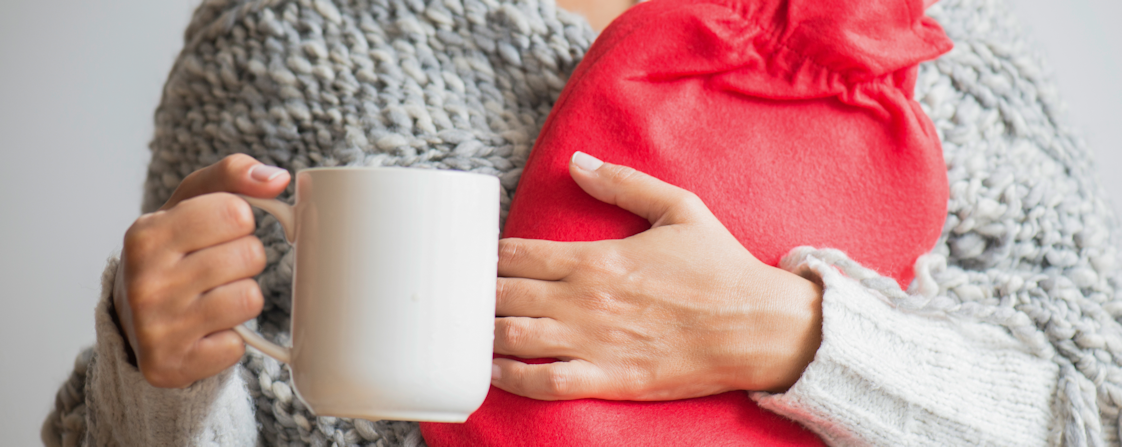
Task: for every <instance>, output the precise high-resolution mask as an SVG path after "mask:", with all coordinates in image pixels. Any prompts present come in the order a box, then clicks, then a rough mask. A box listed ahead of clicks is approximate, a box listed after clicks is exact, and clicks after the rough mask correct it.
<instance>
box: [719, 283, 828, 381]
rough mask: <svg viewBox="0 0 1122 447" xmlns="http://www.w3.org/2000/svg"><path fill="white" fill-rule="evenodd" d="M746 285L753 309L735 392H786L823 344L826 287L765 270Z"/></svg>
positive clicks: (742, 345) (742, 338) (748, 323)
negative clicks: (823, 309) (823, 297)
mask: <svg viewBox="0 0 1122 447" xmlns="http://www.w3.org/2000/svg"><path fill="white" fill-rule="evenodd" d="M756 273H757V274H756V275H754V276H755V279H754V280H753V281H750V282H748V283H747V286H748V287H750V288H751V289H752V290H747V291H744V292H743V293H744V294H745V295H744V296H748V297H751V298H750V300H751V301H752V303H750V304H749V308H750V309H752V310H751V312H750V313H749V314H748V316H747V324H746V325H744V326H743V327H744V328H745V329H746V331H747V333H745V334H742V337H740V338H741V343H740V344H739V346H740V348H741V355H739V359H740V361H741V363H740V364H739V365H738V367H737V371H736V373H734V377H733V380H734V381H733V382H732V387H731V388H732V389H737V390H747V391H771V392H783V391H786V390H787V389H788V388H790V387H791V386H792V385H794V384H795V382H797V381H798V380H799V378H800V377H802V374H803V371H805V370H806V367H807V366H808V365H810V362H812V361H813V360H814V356H815V354H817V352H818V348H819V346H821V344H822V286H821V284H820V282H819V281H817V280H816V279H817V278H813V277H812V278H807V277H803V276H800V275H797V274H795V273H791V272H788V271H786V270H783V269H780V268H775V267H770V266H762V268H761V270H759V271H757V272H756Z"/></svg>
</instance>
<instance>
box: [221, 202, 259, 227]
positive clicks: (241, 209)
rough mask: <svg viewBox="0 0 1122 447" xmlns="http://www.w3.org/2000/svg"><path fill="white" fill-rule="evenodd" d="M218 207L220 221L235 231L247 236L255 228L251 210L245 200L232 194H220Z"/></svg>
mask: <svg viewBox="0 0 1122 447" xmlns="http://www.w3.org/2000/svg"><path fill="white" fill-rule="evenodd" d="M218 206H219V207H220V208H219V212H220V216H221V219H222V220H223V221H224V222H225V223H226V224H227V225H230V226H231V227H232V228H234V229H235V230H239V231H240V232H242V233H246V234H248V233H250V232H253V230H254V229H255V228H256V221H255V220H254V218H253V208H250V206H249V204H248V203H246V201H245V200H242V199H240V198H238V197H237V196H235V195H233V194H222V199H221V200H220V201H219V205H218Z"/></svg>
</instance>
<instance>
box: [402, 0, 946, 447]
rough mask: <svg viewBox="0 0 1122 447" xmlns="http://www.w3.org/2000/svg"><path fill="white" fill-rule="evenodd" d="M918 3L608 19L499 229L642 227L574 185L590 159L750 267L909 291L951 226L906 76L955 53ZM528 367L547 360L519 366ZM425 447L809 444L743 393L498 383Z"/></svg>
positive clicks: (659, 6) (668, 0)
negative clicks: (573, 165) (839, 267)
mask: <svg viewBox="0 0 1122 447" xmlns="http://www.w3.org/2000/svg"><path fill="white" fill-rule="evenodd" d="M923 10H924V5H923V1H922V0H831V1H813V0H753V1H748V0H653V1H650V2H646V3H642V4H639V5H637V6H635V7H633V8H631V9H630V10H628V11H627V12H626V13H625V14H623V15H622V16H620V17H619V18H618V19H616V21H615V22H613V23H612V24H611V25H610V26H609V27H608V28H607V29H606V30H605V31H604V32H603V33H602V34H601V35H600V36H599V38H598V39H597V40H596V42H595V43H594V44H593V46H592V47H591V49H590V50H589V53H588V55H587V56H586V57H585V58H584V60H583V62H582V63H581V64H580V66H579V67H577V69H576V71H575V72H574V73H573V76H572V77H571V78H570V81H569V83H568V84H567V85H566V87H565V89H564V91H563V92H562V93H561V96H560V98H559V99H558V101H557V103H556V106H555V107H554V109H553V111H552V112H551V115H550V117H549V119H548V120H547V121H546V123H545V126H544V128H543V129H542V132H541V134H540V136H539V138H538V140H537V142H536V144H535V147H534V149H533V151H532V153H531V155H530V158H529V160H528V162H527V165H526V168H525V171H524V172H523V174H522V178H521V180H520V183H519V185H518V190H517V193H516V195H515V197H514V202H513V204H512V205H511V212H510V215H509V217H508V218H507V221H506V227H505V229H504V237H519V238H534V239H549V240H556V241H593V240H604V239H617V238H626V237H628V236H631V235H634V234H637V233H640V232H642V231H644V230H646V229H648V228H649V227H650V224H649V223H648V222H647V221H646V220H644V219H642V218H640V217H638V216H635V215H633V214H630V213H628V212H627V211H624V210H622V209H620V208H617V207H615V206H612V205H607V204H604V203H602V202H599V201H597V200H596V199H594V198H592V197H591V196H589V195H588V194H586V193H585V192H583V191H582V190H581V189H580V188H579V187H578V186H577V185H576V183H575V182H573V180H572V179H571V178H570V177H569V173H568V164H569V159H570V157H571V156H572V154H573V152H575V151H578V150H579V151H583V152H586V153H589V154H591V155H593V156H595V157H597V158H600V159H602V160H604V161H607V162H610V163H617V164H622V165H627V166H631V167H634V168H635V169H638V170H640V171H643V172H646V173H648V174H651V175H653V176H655V177H657V178H660V179H662V180H664V181H666V182H669V183H671V184H674V185H677V186H680V187H682V188H685V189H687V190H689V191H692V192H694V193H696V194H697V195H698V196H699V197H701V199H702V200H703V201H704V202H705V203H706V205H708V206H709V208H710V209H711V210H712V211H713V213H714V214H715V215H716V216H717V218H719V219H720V221H721V222H722V223H724V225H725V226H726V227H727V228H728V229H729V231H731V232H732V234H733V235H734V236H735V237H736V238H737V239H738V240H739V241H740V243H741V244H743V245H744V247H745V248H747V249H748V250H749V251H750V252H752V253H753V254H754V255H755V256H756V257H757V258H759V259H760V260H761V261H763V262H765V263H767V264H769V265H773V266H774V265H778V263H779V260H780V258H781V257H782V256H783V255H785V254H786V253H788V252H789V251H790V250H791V249H792V248H794V247H797V246H800V245H812V246H818V247H832V248H838V249H841V250H843V251H845V252H846V253H848V254H849V256H850V257H852V258H853V259H854V260H856V261H858V262H860V263H861V264H862V265H864V266H867V267H869V268H873V269H875V270H877V271H878V272H880V273H882V274H884V275H885V276H889V277H893V278H895V279H896V280H897V281H898V282H899V283H900V284H901V286H906V285H907V283H909V282H910V281H911V279H912V276H913V273H912V265H913V263H914V261H915V260H916V258H917V257H919V256H920V255H922V254H924V253H926V252H927V251H929V250H930V249H931V247H933V246H934V244H935V243H936V240H937V239H938V237H939V234H940V231H941V230H942V227H943V223H944V219H945V218H946V207H947V199H948V195H949V191H948V186H947V173H946V167H945V165H944V161H943V157H942V150H941V147H940V144H939V139H938V137H937V135H936V133H935V129H934V126H933V125H932V123H931V121H930V120H929V119H928V118H927V116H926V115H925V114H924V113H923V111H922V110H921V109H920V106H919V104H918V103H916V102H915V101H914V100H913V99H912V94H913V89H914V84H915V80H916V65H917V64H918V63H920V62H922V61H926V60H930V59H934V58H935V57H937V56H939V55H940V54H943V53H945V52H947V51H948V50H950V48H951V41H950V39H948V38H947V37H946V35H945V34H944V33H943V30H942V28H941V27H940V26H939V25H938V24H937V23H936V22H935V21H934V20H932V19H930V18H928V17H926V16H924V14H923ZM526 361H531V362H541V361H552V360H549V359H531V360H526ZM422 432H423V434H424V437H425V439H426V441H427V442H428V443H429V444H430V445H432V446H434V447H445V446H482V445H511V446H515V445H518V446H521V445H526V446H529V445H542V446H544V445H558V446H610V445H625V444H626V445H678V444H681V443H682V442H684V441H686V440H688V442H689V443H690V444H692V445H710V446H717V445H737V446H742V445H821V441H820V440H819V439H818V438H817V437H816V436H815V435H814V434H813V433H811V432H809V431H807V430H805V429H803V428H802V427H800V426H799V425H798V424H796V423H794V422H792V421H789V420H787V419H784V418H782V417H780V416H777V415H774V414H772V413H769V412H766V411H764V410H762V409H760V408H759V407H758V406H757V405H756V404H755V403H754V402H753V401H752V400H751V399H750V398H749V397H748V393H744V392H729V393H724V394H719V395H714V396H707V397H701V398H695V399H686V400H680V401H672V402H620V401H605V400H598V399H581V400H574V401H561V402H545V401H537V400H532V399H528V398H524V397H520V396H516V395H513V394H510V393H507V392H505V391H502V390H500V389H497V388H494V387H492V389H491V392H490V393H489V395H488V397H487V400H486V401H485V402H484V404H483V406H482V407H481V408H480V409H479V410H477V411H476V412H475V413H474V414H473V415H472V416H471V418H469V419H468V421H467V422H466V423H464V424H436V423H425V424H422Z"/></svg>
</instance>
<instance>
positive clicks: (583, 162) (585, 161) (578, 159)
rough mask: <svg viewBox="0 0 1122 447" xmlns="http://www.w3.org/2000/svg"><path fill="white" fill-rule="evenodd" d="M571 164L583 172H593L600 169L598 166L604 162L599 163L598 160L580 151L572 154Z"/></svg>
mask: <svg viewBox="0 0 1122 447" xmlns="http://www.w3.org/2000/svg"><path fill="white" fill-rule="evenodd" d="M572 162H573V164H575V165H577V167H578V168H581V169H583V170H585V171H595V170H597V169H600V165H602V164H604V162H602V161H600V159H599V158H596V157H593V156H591V155H588V154H586V153H584V152H581V151H576V152H573V160H572Z"/></svg>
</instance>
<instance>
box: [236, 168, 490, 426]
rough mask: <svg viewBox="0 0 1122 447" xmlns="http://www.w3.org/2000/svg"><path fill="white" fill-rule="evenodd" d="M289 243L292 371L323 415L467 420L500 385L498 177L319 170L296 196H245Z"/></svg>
mask: <svg viewBox="0 0 1122 447" xmlns="http://www.w3.org/2000/svg"><path fill="white" fill-rule="evenodd" d="M243 198H244V199H246V201H248V202H249V203H250V204H251V205H253V206H256V207H258V208H261V209H263V210H265V211H266V212H268V213H270V214H272V215H273V216H274V217H276V219H277V220H278V221H280V224H281V225H282V226H283V227H284V231H285V237H286V239H287V240H288V242H289V243H290V244H292V245H293V249H294V250H295V256H296V267H295V271H294V273H293V278H292V301H293V304H292V328H291V330H292V348H291V350H290V349H289V348H284V347H280V346H277V345H275V344H273V343H271V342H269V341H267V340H265V339H264V338H262V337H261V336H259V335H257V334H256V333H254V332H252V331H250V330H249V329H247V328H245V327H244V326H237V327H235V330H236V331H237V332H238V334H240V335H241V336H242V338H244V339H245V341H246V343H248V344H249V345H251V346H253V347H255V348H257V349H259V350H260V351H261V352H263V353H265V354H267V355H269V356H271V357H273V358H275V359H277V360H279V361H282V362H285V363H288V364H289V365H290V366H291V368H292V375H293V384H294V385H295V389H296V394H297V396H298V397H299V398H300V399H302V400H303V401H304V403H306V404H307V406H308V407H309V408H311V409H312V411H314V412H315V413H316V414H318V415H331V416H341V417H354V418H362V419H369V420H379V419H392V420H410V421H432V422H463V421H465V420H467V417H468V416H469V415H470V414H471V413H472V412H473V411H475V410H476V409H477V408H479V406H480V405H482V404H483V399H484V398H485V397H486V396H487V391H488V389H489V387H490V384H491V352H492V346H493V342H494V325H495V279H496V277H497V266H498V238H499V181H498V179H497V178H495V177H492V176H488V175H481V174H471V173H465V172H455V171H440V170H420V169H403V168H313V169H305V170H301V171H299V172H297V173H296V202H295V203H296V204H295V205H294V206H290V205H288V204H286V203H284V202H281V201H278V200H263V199H255V198H251V197H244V196H243Z"/></svg>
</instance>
